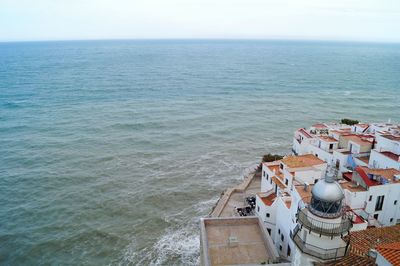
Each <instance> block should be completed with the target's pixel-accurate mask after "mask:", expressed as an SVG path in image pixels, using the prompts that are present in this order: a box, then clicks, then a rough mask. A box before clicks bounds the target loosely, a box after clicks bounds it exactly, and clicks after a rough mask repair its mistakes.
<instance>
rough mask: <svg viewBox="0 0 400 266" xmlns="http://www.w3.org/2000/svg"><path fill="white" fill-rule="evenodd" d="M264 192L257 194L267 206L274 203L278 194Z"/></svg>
mask: <svg viewBox="0 0 400 266" xmlns="http://www.w3.org/2000/svg"><path fill="white" fill-rule="evenodd" d="M263 194H264V193H257V196H259V197H260V199H261V201H262V202H263V203H264V204H265V205H267V206H271V205H272V203H274V201H275V199H276V194H275V193H272V194H270V195H268V196H263Z"/></svg>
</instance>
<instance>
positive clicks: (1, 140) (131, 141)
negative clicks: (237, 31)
mask: <svg viewBox="0 0 400 266" xmlns="http://www.w3.org/2000/svg"><path fill="white" fill-rule="evenodd" d="M344 117H348V118H355V119H360V120H363V121H387V120H388V119H389V118H390V119H392V121H393V120H395V121H399V120H400V45H399V44H368V43H334V42H289V41H208V40H199V41H183V40H182V41H87V42H83V41H82V42H72V41H71V42H32V43H1V44H0V264H1V265H196V264H198V263H199V228H198V221H199V217H202V216H205V215H207V214H208V213H209V211H210V209H211V207H212V206H213V205H214V204H215V202H216V201H217V199H218V197H219V195H220V193H221V192H222V191H223V190H225V189H226V188H228V187H229V186H232V185H233V184H236V183H237V182H240V180H241V179H242V176H243V172H245V171H246V169H247V168H248V167H249V166H252V165H254V164H255V163H256V162H258V161H259V159H260V158H261V156H262V155H263V154H265V153H268V152H273V153H282V154H288V153H290V148H291V140H292V135H293V131H294V130H295V129H296V128H299V127H303V126H309V125H310V124H311V123H315V122H319V121H334V120H339V119H341V118H344Z"/></svg>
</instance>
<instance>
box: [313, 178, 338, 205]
mask: <svg viewBox="0 0 400 266" xmlns="http://www.w3.org/2000/svg"><path fill="white" fill-rule="evenodd" d="M311 194H312V196H313V197H315V198H317V199H319V200H322V201H325V202H336V201H339V200H342V199H343V198H344V192H343V189H342V188H341V186H340V185H339V183H338V182H336V181H333V180H332V182H330V180H329V181H327V180H325V179H320V180H319V181H318V182H317V183H316V184H315V185H314V187H313V188H312V190H311Z"/></svg>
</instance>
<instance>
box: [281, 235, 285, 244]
mask: <svg viewBox="0 0 400 266" xmlns="http://www.w3.org/2000/svg"><path fill="white" fill-rule="evenodd" d="M281 240H282V242H283V240H285V236H284V235H283V234H282V235H281Z"/></svg>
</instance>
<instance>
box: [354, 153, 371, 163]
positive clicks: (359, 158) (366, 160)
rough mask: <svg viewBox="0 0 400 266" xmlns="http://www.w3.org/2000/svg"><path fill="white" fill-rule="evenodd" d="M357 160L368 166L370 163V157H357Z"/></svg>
mask: <svg viewBox="0 0 400 266" xmlns="http://www.w3.org/2000/svg"><path fill="white" fill-rule="evenodd" d="M355 158H356V159H358V160H360V161H362V162H364V163H366V164H368V163H369V155H366V156H360V157H355Z"/></svg>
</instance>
